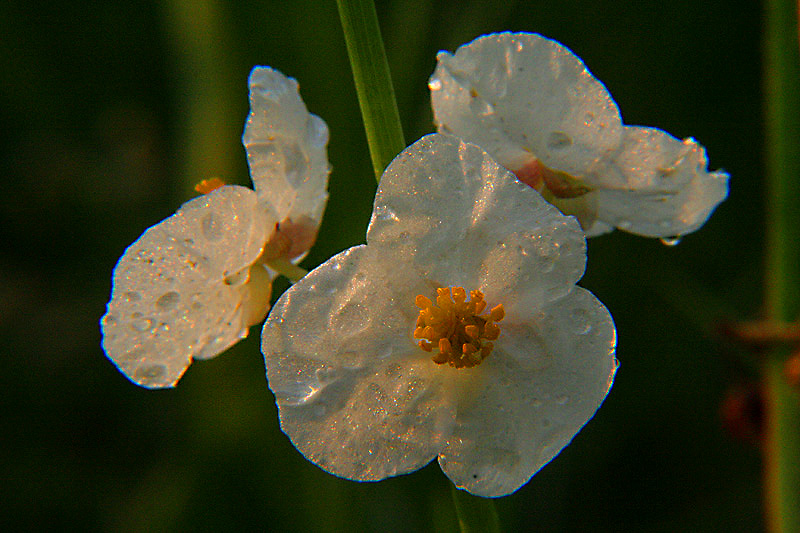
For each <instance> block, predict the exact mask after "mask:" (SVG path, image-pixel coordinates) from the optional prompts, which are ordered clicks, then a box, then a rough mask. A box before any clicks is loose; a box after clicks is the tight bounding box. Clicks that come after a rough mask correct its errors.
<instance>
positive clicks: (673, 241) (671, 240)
mask: <svg viewBox="0 0 800 533" xmlns="http://www.w3.org/2000/svg"><path fill="white" fill-rule="evenodd" d="M659 240H660V241H661V244H663V245H664V246H676V245H677V244H678V243H680V242H681V238H680V237H664V238H662V239H659Z"/></svg>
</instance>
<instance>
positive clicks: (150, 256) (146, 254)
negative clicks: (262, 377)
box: [101, 186, 274, 388]
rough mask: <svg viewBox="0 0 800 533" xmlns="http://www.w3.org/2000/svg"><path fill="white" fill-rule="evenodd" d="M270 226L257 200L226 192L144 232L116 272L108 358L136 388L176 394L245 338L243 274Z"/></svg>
mask: <svg viewBox="0 0 800 533" xmlns="http://www.w3.org/2000/svg"><path fill="white" fill-rule="evenodd" d="M271 224H274V221H272V222H271V221H270V220H269V219H268V218H267V215H266V214H265V213H264V212H263V211H262V210H261V209H260V208H259V207H258V199H257V197H256V194H255V192H253V191H252V190H250V189H247V188H244V187H238V186H225V187H221V188H219V189H217V190H215V191H213V192H211V193H209V194H206V195H203V196H200V197H198V198H195V199H193V200H191V201H189V202H187V203H185V204H184V205H183V206H181V208H180V209H179V210H178V211H177V212H176V213H175V214H174V215H172V216H171V217H169V218H167V219H165V220H163V221H162V222H160V223H159V224H156V225H155V226H153V227H151V228H149V229H148V230H147V231H145V232H144V234H142V236H141V237H139V239H137V240H136V242H134V243H133V244H131V245H130V246H129V247H128V248H127V249H126V250H125V253H124V254H123V256H122V258H120V260H119V262H118V263H117V265H116V267H115V268H114V275H113V288H112V293H111V301H109V303H108V306H107V311H106V314H105V315H104V316H103V318H102V320H101V329H102V331H103V349H104V350H105V352H106V355H107V357H108V358H109V359H110V360H111V361H112V362H113V363H114V364H115V365H116V366H117V367H118V368H119V370H120V371H121V372H122V373H123V374H125V376H126V377H127V378H128V379H130V380H131V381H132V382H134V383H136V384H137V385H141V386H143V387H148V388H162V387H173V386H174V385H175V384H176V383H177V381H178V380H179V379H180V378H181V376H182V375H183V373H184V372H185V371H186V369H187V368H188V366H189V364H190V363H191V361H192V359H193V358H195V359H206V358H209V357H213V356H215V355H217V354H219V353H221V352H222V351H224V350H226V349H227V348H229V347H230V346H231V345H232V344H234V343H236V342H238V341H239V340H240V339H241V338H243V337H244V336H246V335H247V326H248V324H247V323H246V319H247V314H248V313H247V312H246V311H247V308H248V307H249V303H248V302H247V298H248V297H249V294H248V289H247V287H246V283H247V282H248V267H249V266H250V265H251V264H252V263H253V262H254V261H255V260H256V258H257V257H258V256H259V254H260V253H261V249H262V247H263V245H264V241H265V240H266V230H267V228H268V227H270V225H271Z"/></svg>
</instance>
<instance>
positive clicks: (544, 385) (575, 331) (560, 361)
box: [262, 134, 616, 496]
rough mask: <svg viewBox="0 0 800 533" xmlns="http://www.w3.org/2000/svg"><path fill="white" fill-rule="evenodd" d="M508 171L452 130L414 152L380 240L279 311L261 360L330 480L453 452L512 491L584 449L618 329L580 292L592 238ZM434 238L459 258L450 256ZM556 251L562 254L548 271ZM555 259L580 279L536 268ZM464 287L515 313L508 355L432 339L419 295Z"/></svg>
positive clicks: (300, 290)
mask: <svg viewBox="0 0 800 533" xmlns="http://www.w3.org/2000/svg"><path fill="white" fill-rule="evenodd" d="M498 170H499V169H498V168H497V165H496V163H494V162H493V161H491V159H489V158H487V156H486V154H485V153H484V152H483V151H482V150H480V149H478V148H477V147H475V146H474V145H469V144H466V143H463V142H461V141H459V140H458V139H455V138H453V137H449V136H445V135H439V134H435V135H433V136H429V137H425V138H423V139H422V140H420V141H419V142H417V143H415V144H414V145H412V146H411V147H409V148H407V149H406V150H405V151H404V152H403V153H402V154H400V155H399V156H398V158H397V159H396V160H395V161H394V162H393V163H392V164H391V165H390V168H389V169H387V171H386V173H385V175H384V177H383V179H382V181H381V185H380V187H379V191H378V195H377V198H376V202H375V210H374V212H373V218H372V221H371V223H370V228H369V233H368V238H367V240H368V244H367V245H365V246H358V247H355V248H351V249H350V250H347V251H346V252H343V253H341V254H339V255H337V256H335V257H333V258H331V259H330V260H329V261H327V262H326V263H324V264H323V265H321V266H320V267H318V268H317V269H315V270H314V271H312V272H311V273H309V274H308V275H307V276H306V277H304V278H303V279H302V280H300V281H299V282H298V283H297V284H295V285H294V286H293V287H292V288H291V289H289V290H288V291H287V292H285V293H284V295H283V296H282V297H281V298H280V299H279V301H278V302H277V303H276V305H275V307H274V308H273V310H272V312H271V313H270V316H269V318H268V319H267V322H266V324H265V325H264V332H263V336H262V351H263V352H264V356H265V362H266V366H267V374H268V378H269V385H270V388H271V389H272V390H273V392H274V393H275V397H276V400H277V403H278V408H279V411H280V418H281V428H282V429H283V431H284V432H285V433H286V434H287V435H288V436H289V438H290V439H291V440H292V443H293V444H294V445H295V446H296V447H297V448H298V450H300V451H301V452H302V453H303V454H304V455H305V456H306V457H307V458H308V459H309V460H311V461H312V462H314V463H315V464H317V465H319V466H320V467H322V468H323V469H325V470H326V471H328V472H331V473H334V474H336V475H339V476H343V477H346V478H349V479H355V480H362V481H366V480H378V479H383V478H385V477H388V476H392V475H398V474H402V473H405V472H409V471H411V470H414V469H417V468H420V467H421V466H423V465H425V464H426V463H427V462H428V461H430V460H431V459H432V458H433V457H435V456H436V455H437V454H438V455H439V456H440V463H441V464H442V467H443V468H444V469H445V471H446V472H447V474H448V475H449V476H450V477H451V478H452V479H453V480H454V481H456V483H458V484H459V485H460V486H462V487H465V488H467V489H468V490H470V491H472V492H474V493H476V494H480V495H484V496H499V495H502V494H507V493H509V492H512V491H514V490H516V488H518V487H519V486H521V485H522V484H523V483H525V482H526V481H527V480H528V479H529V478H530V477H531V476H532V475H533V473H534V472H535V471H536V470H538V468H540V467H541V466H542V465H543V464H544V463H546V462H547V461H549V460H550V459H551V458H552V457H553V456H554V455H555V454H556V453H557V452H558V451H559V450H560V449H561V448H562V447H563V446H564V445H566V443H567V442H569V440H570V439H571V438H572V436H573V435H574V434H575V433H576V432H577V431H578V430H579V429H580V428H581V426H583V424H585V423H586V421H587V420H588V419H589V418H590V417H591V415H592V414H593V413H594V411H595V409H597V407H598V405H599V404H600V402H601V401H602V399H603V398H604V397H605V395H606V393H607V392H608V389H609V387H610V386H611V380H612V378H613V374H614V370H615V368H616V365H615V359H614V326H613V322H612V321H611V318H610V316H609V314H608V311H607V310H606V309H605V308H604V307H603V306H602V304H600V303H599V302H598V301H597V300H596V299H595V298H594V297H593V296H592V295H591V294H590V293H589V292H588V291H584V290H583V289H580V288H577V287H575V286H574V281H575V279H576V278H577V277H579V276H580V273H581V272H582V270H583V265H584V261H585V242H584V238H583V234H582V232H581V231H580V229H579V227H578V225H577V223H576V221H575V220H574V219H573V218H570V217H565V216H563V215H561V214H559V213H558V212H557V210H555V208H553V207H551V206H549V205H547V204H546V203H545V202H544V201H543V200H542V199H541V198H540V197H539V198H538V200H537V199H536V198H534V197H538V193H536V192H535V191H533V190H532V189H530V188H525V187H522V186H521V185H520V184H519V183H517V182H516V181H515V180H513V179H512V177H511V176H510V175H509V174H507V173H503V172H498ZM531 195H533V197H529V196H531ZM517 197H521V199H518V198H517ZM526 197H529V198H526ZM415 201H416V202H417V204H418V205H419V206H420V209H419V210H418V212H416V211H415V210H414V205H415ZM537 202H538V203H539V204H541V206H540V207H536V206H535V205H534V204H536V203H537ZM451 203H452V204H453V205H454V206H455V207H453V206H450V205H449V204H451ZM436 204H441V205H440V211H444V212H445V213H444V215H443V216H441V217H440V216H438V215H437V211H436V209H435V206H436ZM465 205H466V206H467V207H468V208H467V209H459V208H458V207H459V206H465ZM508 205H510V206H511V207H513V209H514V210H517V209H520V210H523V211H524V212H526V213H527V212H529V211H530V212H531V213H532V214H533V215H536V216H539V217H540V219H539V222H537V224H539V225H536V224H530V223H529V224H528V225H527V226H526V225H525V223H524V221H525V220H527V219H525V218H524V217H518V219H511V218H510V217H509V213H511V212H514V211H511V210H509V209H506V208H507V207H508ZM449 210H452V211H449ZM526 210H527V211H526ZM454 219H455V220H454ZM534 220H536V219H535V218H534ZM426 226H429V227H427V228H426ZM532 228H533V229H532ZM539 232H541V235H539ZM541 236H544V237H545V238H546V239H547V243H546V244H545V243H544V242H543V241H540V240H537V237H541ZM446 237H449V239H450V241H449V242H448V240H447V238H446ZM432 243H437V244H439V245H441V246H445V249H446V250H449V251H450V252H451V253H450V254H449V255H446V256H438V255H437V254H438V252H437V251H436V250H435V246H434V244H432ZM460 249H466V250H468V251H459V250H460ZM541 250H546V251H547V252H548V254H549V253H552V252H554V251H555V254H556V255H555V256H553V257H548V261H547V262H543V257H547V256H548V254H544V255H543V256H540V254H539V251H541ZM420 256H421V258H420ZM550 264H552V267H553V269H555V270H560V269H564V270H565V271H567V273H566V274H564V273H555V274H552V275H550V271H548V272H545V273H544V275H543V276H540V275H539V274H538V273H534V274H533V275H528V273H527V270H529V269H536V268H539V269H541V268H543V266H545V265H550ZM470 269H474V270H475V271H474V272H472V271H470ZM493 269H494V270H493ZM493 271H495V272H496V274H491V273H492V272H493ZM490 274H491V275H490ZM509 279H510V280H511V281H509ZM464 280H471V281H473V282H478V283H479V285H480V286H479V287H476V286H474V285H473V286H468V287H467V289H468V290H469V289H473V288H479V289H480V290H482V291H484V292H485V294H486V301H487V303H488V304H489V305H490V306H495V305H497V304H503V305H504V306H506V305H507V310H508V311H507V315H506V318H505V319H503V320H502V321H501V322H500V325H499V328H500V336H499V338H498V339H497V340H496V341H494V343H495V349H494V352H492V353H489V354H488V357H487V358H486V360H485V361H483V362H482V363H480V364H479V365H476V366H474V367H472V368H460V369H456V368H454V367H451V366H449V365H447V364H442V365H440V364H437V363H435V362H434V361H433V359H432V354H431V353H428V352H425V351H423V350H422V348H420V347H418V346H417V342H418V341H417V340H415V339H414V338H413V332H414V329H415V326H416V323H417V322H416V321H417V318H418V316H419V308H418V307H416V304H415V297H416V296H417V295H420V294H421V295H423V296H427V297H433V296H434V295H435V289H436V288H439V287H447V286H454V285H459V284H461V283H463V282H464ZM540 284H543V285H544V286H545V289H541V288H540V287H539V285H540ZM559 284H560V286H558V285H559ZM467 285H469V284H467ZM506 291H511V292H506ZM562 328H563V329H562ZM537 402H538V404H537ZM533 409H537V410H538V411H537V413H538V414H536V416H533V417H532V416H530V415H531V412H532V410H533ZM519 417H521V418H519ZM535 439H538V440H535ZM468 448H472V449H468ZM523 455H524V456H523ZM494 470H496V471H494Z"/></svg>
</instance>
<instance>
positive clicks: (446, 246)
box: [367, 133, 586, 305]
mask: <svg viewBox="0 0 800 533" xmlns="http://www.w3.org/2000/svg"><path fill="white" fill-rule="evenodd" d="M367 243H368V244H369V245H370V246H371V247H373V246H381V247H383V248H385V249H386V252H385V253H386V254H389V255H395V256H398V257H403V258H404V260H407V261H409V263H410V264H412V265H413V266H414V268H416V269H419V270H420V272H421V273H422V274H423V275H424V276H425V277H427V278H429V279H431V280H433V281H434V282H437V283H439V286H441V287H444V286H464V287H471V288H480V290H482V291H484V292H485V294H486V296H487V299H493V298H495V297H498V298H500V297H502V298H503V299H504V300H505V301H507V303H506V305H511V304H513V302H512V301H511V300H512V299H513V298H514V295H515V294H517V293H518V292H519V291H517V289H516V287H517V286H518V285H519V284H524V285H526V286H535V287H536V288H537V289H538V290H539V294H540V296H541V299H540V301H547V300H548V299H550V298H553V297H557V296H558V295H563V293H564V292H566V291H568V290H569V287H570V286H571V285H573V284H574V283H575V282H577V281H578V280H579V279H580V278H581V277H582V276H583V272H584V268H585V262H586V241H585V238H584V235H583V232H582V230H581V228H580V226H579V224H578V223H577V221H576V220H575V219H574V218H572V217H565V216H564V215H562V214H561V213H560V212H559V211H558V209H556V208H555V207H553V206H552V205H551V204H549V203H548V202H547V201H545V200H544V199H543V198H542V197H541V195H540V194H539V193H538V192H536V191H535V190H533V189H532V188H530V187H528V186H526V185H524V184H522V183H520V182H519V181H518V180H517V179H516V178H515V177H514V176H513V174H511V173H510V172H508V171H507V170H506V169H504V168H503V167H501V166H500V165H498V164H497V163H496V162H495V161H494V160H493V159H492V157H491V156H490V155H489V154H488V153H486V152H485V151H484V150H483V149H482V148H481V147H478V146H476V145H474V144H471V143H465V142H464V141H463V140H461V139H459V138H457V137H453V136H450V135H443V134H436V133H434V134H431V135H427V136H425V137H422V138H421V139H420V140H418V141H417V142H415V143H414V144H412V145H411V146H409V147H408V148H406V149H405V150H404V151H403V152H402V153H401V154H400V155H398V156H397V157H396V158H395V159H394V160H393V161H392V162H391V163H390V164H389V166H388V168H387V169H386V172H384V175H383V177H382V178H381V181H380V185H379V187H378V192H377V194H376V196H375V204H374V208H373V214H372V219H371V220H370V224H369V228H368V230H367ZM487 301H488V300H487Z"/></svg>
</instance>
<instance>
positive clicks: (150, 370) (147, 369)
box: [133, 365, 167, 383]
mask: <svg viewBox="0 0 800 533" xmlns="http://www.w3.org/2000/svg"><path fill="white" fill-rule="evenodd" d="M166 373H167V368H166V367H165V366H164V365H148V366H140V367H139V368H137V369H136V372H135V373H134V375H133V377H134V378H136V380H137V381H138V382H139V383H150V382H152V381H155V380H157V379H159V378H160V377H162V376H163V375H164V374H166Z"/></svg>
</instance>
